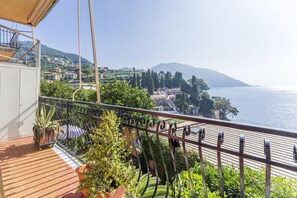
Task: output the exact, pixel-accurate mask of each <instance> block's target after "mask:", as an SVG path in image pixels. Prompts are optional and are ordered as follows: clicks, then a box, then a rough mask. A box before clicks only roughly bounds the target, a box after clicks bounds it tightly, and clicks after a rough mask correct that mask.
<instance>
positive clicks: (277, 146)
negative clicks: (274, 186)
mask: <svg viewBox="0 0 297 198" xmlns="http://www.w3.org/2000/svg"><path fill="white" fill-rule="evenodd" d="M200 126H201V127H204V128H205V133H206V135H205V140H204V142H205V143H208V144H211V145H214V146H216V145H217V138H218V132H219V131H222V132H224V136H225V138H224V143H223V145H222V148H226V149H232V150H234V151H239V136H240V134H243V135H245V149H244V153H246V154H252V155H255V156H258V157H262V158H264V157H265V155H264V139H265V138H267V139H269V140H270V142H271V160H273V161H277V162H282V163H285V164H289V165H292V166H297V164H296V163H295V162H294V161H293V146H294V145H295V144H297V139H294V138H288V137H280V136H276V135H270V134H264V133H257V132H252V131H243V130H238V129H232V128H228V127H222V126H216V125H210V124H203V125H200ZM178 134H179V135H181V131H179V133H178ZM187 139H192V140H195V141H197V140H198V136H197V135H193V134H191V135H190V136H188V137H187ZM187 147H188V148H189V149H194V150H198V147H197V146H195V145H189V144H187ZM203 157H204V158H206V159H207V160H208V161H210V162H212V163H214V164H217V152H216V151H214V150H210V149H203ZM222 163H223V165H231V164H233V165H234V166H235V167H238V164H239V158H238V157H236V156H233V155H230V154H225V153H222ZM244 164H245V165H246V166H249V167H251V168H253V169H256V170H259V169H261V168H262V167H265V164H262V163H259V162H255V161H252V160H245V161H244ZM272 174H273V175H282V176H285V177H290V178H295V179H297V172H293V171H288V170H285V169H282V168H278V167H273V166H272Z"/></svg>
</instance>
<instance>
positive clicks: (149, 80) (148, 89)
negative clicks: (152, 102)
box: [147, 76, 155, 95]
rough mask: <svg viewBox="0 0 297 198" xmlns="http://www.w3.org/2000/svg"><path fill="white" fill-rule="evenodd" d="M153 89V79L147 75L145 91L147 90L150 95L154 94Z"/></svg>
mask: <svg viewBox="0 0 297 198" xmlns="http://www.w3.org/2000/svg"><path fill="white" fill-rule="evenodd" d="M154 90H155V85H154V80H153V78H152V77H151V76H149V77H148V88H147V91H148V92H149V94H150V95H153V94H154Z"/></svg>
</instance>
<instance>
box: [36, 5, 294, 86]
mask: <svg viewBox="0 0 297 198" xmlns="http://www.w3.org/2000/svg"><path fill="white" fill-rule="evenodd" d="M93 3H94V13H95V32H96V43H97V56H98V64H99V65H100V66H108V67H111V68H119V67H124V66H129V67H136V68H149V67H152V66H154V65H157V64H159V63H162V62H165V63H166V62H179V63H186V64H190V65H193V66H196V67H205V68H209V69H214V70H217V71H220V72H222V73H225V74H227V75H230V76H232V77H235V78H237V79H240V80H243V81H245V82H247V83H249V84H254V85H286V84H291V85H297V69H296V68H297V1H296V0H291V1H289V0H282V1H279V0H260V1H259V0H242V1H238V0H224V1H217V0H146V1H144V0H108V1H103V0H101V1H99V0H93ZM81 5H82V8H81V9H82V10H81V11H82V12H81V15H82V18H81V21H82V28H81V29H82V55H83V56H84V57H86V58H87V59H89V60H92V48H91V40H90V32H89V18H88V17H89V15H88V7H87V1H86V0H84V1H83V0H82V1H81ZM76 20H77V18H76V0H61V1H60V2H59V3H58V4H57V6H56V7H55V8H54V9H53V10H52V12H51V13H50V14H49V15H48V16H47V18H46V19H45V20H44V21H42V22H41V23H40V24H39V26H38V27H37V37H38V38H39V39H40V40H41V41H42V43H43V44H46V45H48V46H50V47H54V48H57V49H60V50H62V51H66V52H73V53H76V52H77V40H76V39H77V24H76Z"/></svg>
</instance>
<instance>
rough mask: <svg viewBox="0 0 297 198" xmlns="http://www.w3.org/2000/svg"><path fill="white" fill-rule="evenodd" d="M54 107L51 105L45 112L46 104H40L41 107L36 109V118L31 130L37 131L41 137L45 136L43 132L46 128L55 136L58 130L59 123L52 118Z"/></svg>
mask: <svg viewBox="0 0 297 198" xmlns="http://www.w3.org/2000/svg"><path fill="white" fill-rule="evenodd" d="M55 111H56V109H55V107H51V108H50V110H49V111H48V112H47V110H46V106H45V105H42V106H41V108H40V109H39V108H38V109H37V110H36V119H35V122H36V123H35V124H34V127H33V130H34V131H36V132H39V133H40V134H41V135H43V137H45V132H46V131H48V130H53V131H54V134H55V136H56V135H57V134H58V133H59V131H60V124H59V122H58V121H57V120H52V118H53V116H54V114H55Z"/></svg>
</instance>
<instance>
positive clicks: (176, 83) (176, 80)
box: [172, 72, 183, 88]
mask: <svg viewBox="0 0 297 198" xmlns="http://www.w3.org/2000/svg"><path fill="white" fill-rule="evenodd" d="M182 75H183V74H182V73H180V72H175V75H174V77H173V80H172V87H175V88H179V87H181V84H182V80H183V76H182Z"/></svg>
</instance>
